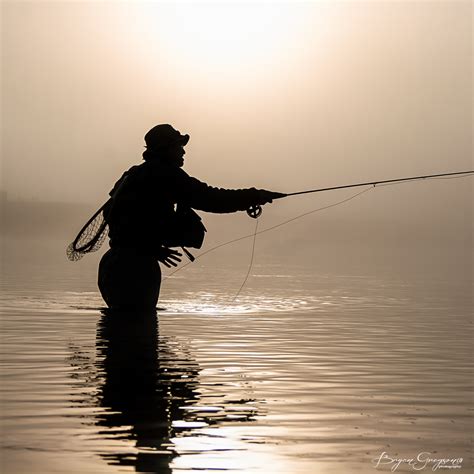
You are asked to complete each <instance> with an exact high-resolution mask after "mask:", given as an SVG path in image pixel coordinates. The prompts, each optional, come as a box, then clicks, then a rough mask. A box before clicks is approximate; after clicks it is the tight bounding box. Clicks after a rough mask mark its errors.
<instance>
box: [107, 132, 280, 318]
mask: <svg viewBox="0 0 474 474" xmlns="http://www.w3.org/2000/svg"><path fill="white" fill-rule="evenodd" d="M188 141H189V135H182V134H181V133H180V132H179V131H178V130H175V129H174V128H173V127H172V126H171V125H169V124H160V125H156V126H155V127H153V128H152V129H151V130H150V131H148V132H147V134H146V135H145V143H146V150H145V151H144V153H143V159H144V163H142V164H140V165H135V166H132V167H131V168H130V169H129V170H128V171H126V172H125V173H124V174H123V175H122V177H121V178H120V179H119V180H118V181H117V183H116V184H115V186H114V188H113V189H112V191H111V192H110V195H111V196H112V197H113V199H112V200H111V204H110V205H109V208H108V209H106V210H105V211H104V214H105V216H106V219H107V222H108V224H109V238H110V241H109V245H110V249H109V250H108V251H107V252H106V253H105V254H104V256H103V257H102V259H101V261H100V264H99V277H98V284H99V289H100V292H101V294H102V297H103V299H104V301H105V302H106V304H107V306H108V307H109V308H112V309H115V310H121V311H130V310H132V311H135V310H139V311H141V310H150V309H154V308H155V307H156V304H157V302H158V297H159V293H160V285H161V269H160V265H159V263H158V262H161V263H162V264H163V265H165V266H166V267H171V266H176V265H177V263H178V262H180V261H181V256H182V253H180V252H179V251H178V250H175V249H174V248H173V247H175V248H176V247H183V250H184V252H185V253H186V255H188V257H190V258H191V259H192V255H190V253H189V252H188V251H187V250H186V249H185V248H184V247H194V248H200V246H201V244H202V241H203V239H204V233H205V231H206V229H205V227H204V226H203V225H202V223H201V220H200V217H199V216H198V215H197V214H196V213H195V212H194V211H193V209H197V210H201V211H205V212H214V213H230V212H237V211H245V210H247V209H249V208H251V207H252V206H256V205H263V204H266V203H271V202H272V200H273V199H276V198H278V197H281V196H282V194H280V193H275V192H271V191H267V190H263V189H255V188H249V189H222V188H215V187H212V186H209V185H208V184H206V183H203V182H201V181H199V180H198V179H196V178H193V177H191V176H189V175H188V174H187V173H186V172H185V171H184V170H183V169H182V167H183V165H184V155H185V151H184V147H185V145H186V144H187V143H188Z"/></svg>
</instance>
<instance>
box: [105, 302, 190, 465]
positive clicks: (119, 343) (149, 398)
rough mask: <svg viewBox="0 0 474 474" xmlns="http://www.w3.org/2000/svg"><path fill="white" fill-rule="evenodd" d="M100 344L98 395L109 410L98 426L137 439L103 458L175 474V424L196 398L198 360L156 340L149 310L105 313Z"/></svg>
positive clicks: (153, 318) (110, 434)
mask: <svg viewBox="0 0 474 474" xmlns="http://www.w3.org/2000/svg"><path fill="white" fill-rule="evenodd" d="M96 345H97V356H98V360H97V362H96V366H97V369H98V375H99V387H98V388H99V393H98V396H99V400H100V405H101V406H102V407H103V408H105V411H104V412H103V413H101V414H99V415H98V416H97V418H98V420H97V424H98V425H99V426H101V427H104V428H106V430H102V431H101V434H103V435H105V436H106V437H114V438H115V439H116V438H117V437H118V438H120V439H124V438H125V439H133V440H134V441H135V446H136V448H137V449H136V450H135V452H133V453H126V452H125V453H123V452H122V453H117V454H115V453H113V454H103V455H102V457H103V458H104V459H106V460H107V461H108V462H109V463H111V464H115V465H122V466H124V465H126V466H134V467H135V469H136V471H138V472H159V473H166V472H171V468H170V467H169V464H170V462H171V460H172V459H173V458H174V457H175V456H176V455H177V454H176V453H175V452H174V450H173V444H172V442H171V437H172V436H174V434H173V430H172V422H173V420H180V419H182V418H183V415H184V413H183V412H184V410H183V408H182V407H183V405H185V404H189V403H192V402H193V401H195V400H197V399H198V396H199V395H198V392H197V390H196V388H197V385H198V373H199V367H198V365H197V363H196V362H195V361H194V360H192V358H191V357H189V356H187V355H186V354H184V353H177V352H178V351H177V350H176V349H173V348H172V347H171V346H170V345H169V344H167V342H166V340H165V339H163V338H161V339H159V338H158V322H157V317H156V315H155V314H151V313H142V314H126V313H115V314H114V313H113V312H112V311H107V312H106V313H105V314H103V316H102V318H101V319H100V321H99V323H98V327H97V340H96ZM178 349H179V348H178Z"/></svg>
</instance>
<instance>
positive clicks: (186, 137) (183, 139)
mask: <svg viewBox="0 0 474 474" xmlns="http://www.w3.org/2000/svg"><path fill="white" fill-rule="evenodd" d="M188 142H189V135H188V134H186V135H181V137H180V138H179V140H178V143H180V144H181V145H183V146H185V145H186V144H187V143H188Z"/></svg>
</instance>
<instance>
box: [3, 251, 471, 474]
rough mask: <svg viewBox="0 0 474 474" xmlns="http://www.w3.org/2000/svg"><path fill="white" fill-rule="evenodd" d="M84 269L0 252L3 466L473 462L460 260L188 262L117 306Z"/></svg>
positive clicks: (33, 469) (122, 468)
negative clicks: (134, 300)
mask: <svg viewBox="0 0 474 474" xmlns="http://www.w3.org/2000/svg"><path fill="white" fill-rule="evenodd" d="M69 265H74V264H69ZM79 265H80V264H79ZM71 268H73V269H71ZM78 269H79V270H78ZM93 271H94V270H93V268H92V266H91V267H81V266H75V267H66V266H64V267H63V266H55V265H52V264H51V265H50V266H48V265H46V264H45V263H44V262H42V261H41V259H40V260H34V259H33V260H31V259H28V258H24V259H21V258H16V259H15V260H11V261H9V260H8V259H7V261H6V263H5V268H4V272H3V273H4V276H5V278H4V281H3V287H2V308H3V309H2V320H1V321H2V323H1V325H2V366H3V369H2V377H3V382H2V386H1V397H2V399H1V400H2V402H1V407H2V410H1V415H2V443H3V454H2V469H3V471H2V472H5V473H23V472H24V473H27V472H28V473H54V472H57V473H76V472H77V473H79V472H81V473H100V472H155V473H167V472H168V473H171V472H173V473H186V472H195V471H198V472H211V471H212V472H214V471H217V472H220V471H232V472H242V473H290V474H293V473H294V474H298V473H305V474H306V473H307V474H310V473H316V472H317V473H352V472H354V473H355V472H362V473H369V472H377V471H382V472H390V469H392V468H393V467H394V464H393V463H391V464H390V463H389V462H388V461H387V458H384V462H386V464H383V463H379V465H378V467H377V466H376V464H375V461H374V460H377V459H380V456H381V455H382V454H383V453H384V452H385V453H386V456H389V457H392V458H410V457H416V456H417V455H418V454H419V453H423V452H425V453H430V457H431V458H463V461H462V463H461V464H460V466H461V468H460V469H457V470H456V472H471V469H472V458H471V453H472V444H471V443H472V442H471V436H472V417H471V415H472V394H473V388H472V349H471V347H472V333H471V329H472V328H471V316H472V296H471V295H472V293H471V291H472V290H471V287H470V283H471V281H470V279H469V278H466V277H465V276H464V277H462V276H459V278H453V276H452V273H450V274H449V275H443V274H442V273H439V274H437V275H433V274H431V273H429V272H425V273H424V272H423V271H420V272H419V273H417V274H403V275H401V276H400V275H399V276H397V277H390V276H387V274H386V275H385V276H382V275H375V274H373V273H371V274H366V273H364V272H363V271H361V272H360V273H359V274H354V273H352V274H349V275H342V274H327V273H324V272H321V271H318V270H317V269H316V270H313V269H312V268H310V267H309V266H308V267H306V268H305V267H301V266H300V267H297V266H295V267H292V268H290V267H280V266H276V265H263V264H261V265H256V266H255V268H254V269H253V272H252V276H251V278H250V279H249V282H248V284H247V286H246V288H245V289H244V291H243V293H242V294H241V295H240V296H239V298H238V299H237V300H236V301H234V302H233V297H234V296H235V291H236V289H237V288H238V287H239V282H241V279H242V273H238V272H235V271H233V270H232V268H229V269H224V268H222V269H221V270H220V271H219V272H217V271H216V268H213V269H212V271H213V273H212V274H211V273H210V270H209V268H207V269H206V266H199V265H196V266H195V267H193V268H191V269H189V270H188V271H186V272H182V273H178V274H176V276H175V277H171V278H170V279H169V280H167V281H166V282H165V284H164V286H163V290H162V299H161V301H160V304H161V305H162V306H163V307H164V308H165V310H163V311H160V312H159V313H158V317H157V318H155V317H153V318H150V317H148V318H140V317H135V318H124V317H118V316H117V315H105V314H103V313H101V311H100V308H101V306H102V302H101V300H100V296H99V295H98V293H97V291H96V290H95V285H94V278H95V276H94V274H93ZM74 272H76V273H74ZM206 272H207V273H206ZM196 281H201V282H202V281H206V284H205V285H199V284H196V283H194V282H196ZM420 463H421V461H419V463H418V465H417V466H416V467H418V468H420V467H422V465H421V464H420ZM432 468H433V464H427V465H426V467H425V469H426V471H429V472H431V471H432V470H433V469H432ZM440 470H441V469H440ZM396 471H397V472H414V469H413V467H410V466H409V465H408V464H407V463H401V464H400V466H399V467H398V468H397V469H396Z"/></svg>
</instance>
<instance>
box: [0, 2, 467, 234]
mask: <svg viewBox="0 0 474 474" xmlns="http://www.w3.org/2000/svg"><path fill="white" fill-rule="evenodd" d="M2 12H3V14H2V40H3V41H2V100H3V105H2V113H3V114H2V115H3V122H2V178H1V189H2V190H5V191H6V192H7V193H8V196H9V197H10V198H11V199H12V200H16V199H19V200H38V201H57V202H71V203H87V204H90V205H91V207H94V206H99V205H100V204H101V203H102V202H103V201H104V200H105V199H106V198H107V193H108V192H109V190H110V189H111V187H112V185H113V183H114V182H115V181H116V180H117V179H118V177H119V176H120V175H121V174H122V172H123V171H124V170H125V169H127V168H129V167H130V166H131V165H133V164H136V163H139V162H140V161H141V153H142V151H143V145H144V143H143V136H144V134H145V132H146V131H147V130H148V129H149V128H151V127H152V126H153V125H155V124H156V123H163V122H164V123H172V124H173V125H174V126H175V127H176V128H178V129H179V130H181V131H182V132H183V133H184V132H185V133H189V134H190V135H191V140H190V142H189V144H188V146H187V147H186V151H187V154H186V157H185V159H186V163H185V170H186V171H187V172H188V173H189V174H191V175H193V176H196V177H197V178H199V179H201V180H204V181H207V182H208V183H209V184H211V185H214V186H219V187H232V188H240V187H251V186H255V187H257V188H267V189H272V190H277V191H282V192H292V191H299V190H302V189H308V188H314V187H320V186H332V185H340V184H346V183H351V182H360V181H366V180H373V179H389V178H397V177H404V176H410V175H417V174H426V173H428V174H430V173H443V172H449V171H458V170H464V169H471V168H473V165H472V115H471V111H472V61H471V59H472V4H471V3H470V2H427V3H425V2H318V3H278V4H268V3H262V4H242V3H228V2H221V3H219V4H216V3H211V4H209V3H208V4H205V3H197V4H192V5H185V4H183V3H181V2H177V3H176V4H169V3H160V2H158V3H154V2H151V3H149V2H148V3H142V2H133V3H132V2H124V3H122V2H120V3H115V2H113V3H95V2H91V3H89V2H87V3H82V2H81V3H77V2H59V3H57V2H52V3H44V2H41V3H34V2H21V3H18V2H8V1H7V2H4V3H3V4H2ZM342 196H343V197H344V196H346V194H345V195H342ZM340 197H341V194H337V193H334V194H331V195H327V196H324V197H322V196H320V195H318V196H317V197H315V196H313V197H307V198H303V197H301V198H292V199H291V200H283V201H279V202H278V203H276V204H274V205H273V206H272V207H271V208H270V207H267V208H266V213H268V212H269V209H272V211H271V212H274V213H276V214H280V215H285V216H288V217H291V216H292V215H296V214H298V213H300V212H304V211H306V210H308V209H311V208H314V207H316V206H318V204H319V203H320V202H322V203H330V202H335V201H338V200H340ZM471 200H472V179H471V178H467V179H464V180H456V181H447V182H443V184H441V183H439V182H438V183H434V182H432V181H431V182H429V183H423V184H421V183H415V184H409V185H408V184H407V185H402V186H399V187H392V188H386V189H383V190H377V191H376V193H369V194H367V196H364V197H363V198H361V199H360V200H358V203H357V205H356V206H355V207H354V206H352V205H351V206H344V207H342V208H339V214H338V216H340V218H341V219H352V217H353V216H354V215H358V216H359V217H360V218H361V219H368V220H370V219H377V218H386V216H387V215H388V216H391V217H392V218H393V219H394V220H395V221H397V220H398V221H401V220H403V219H408V220H410V219H411V220H416V219H417V218H419V216H422V217H423V219H428V220H431V221H432V223H436V222H449V223H450V225H459V228H460V229H461V228H464V227H465V224H463V222H464V221H465V220H466V218H467V219H469V216H470V215H471V213H472V204H471ZM331 212H332V211H331Z"/></svg>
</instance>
